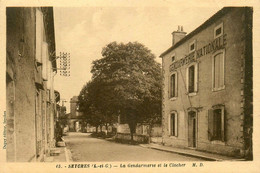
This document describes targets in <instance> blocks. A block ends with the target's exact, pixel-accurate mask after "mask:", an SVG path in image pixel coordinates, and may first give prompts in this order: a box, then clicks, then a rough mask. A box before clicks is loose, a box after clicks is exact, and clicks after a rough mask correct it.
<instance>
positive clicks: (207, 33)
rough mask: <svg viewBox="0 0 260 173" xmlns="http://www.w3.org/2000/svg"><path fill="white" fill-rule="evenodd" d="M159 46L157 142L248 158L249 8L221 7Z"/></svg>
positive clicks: (249, 97)
mask: <svg viewBox="0 0 260 173" xmlns="http://www.w3.org/2000/svg"><path fill="white" fill-rule="evenodd" d="M172 37H173V38H172V40H173V45H172V46H171V47H170V48H169V49H168V50H166V51H165V52H163V53H162V54H161V55H160V57H161V58H162V66H163V68H162V71H163V108H162V110H163V112H162V115H163V120H162V126H163V143H165V145H171V146H175V147H182V148H186V147H188V148H193V149H198V150H203V151H208V152H213V153H219V154H224V155H230V156H237V157H248V158H252V130H253V127H252V125H253V123H252V120H253V105H252V100H253V99H252V95H253V94H252V93H253V90H252V59H253V58H252V9H251V8H249V7H236V8H235V7H234V8H232V7H225V8H223V9H222V10H220V11H219V12H217V13H216V14H215V15H213V16H212V17H211V18H209V19H208V20H207V21H205V22H204V23H203V24H202V25H200V26H199V27H198V28H196V29H195V30H194V31H192V32H191V33H190V34H188V35H186V33H185V32H184V31H183V28H182V27H178V30H177V31H175V32H173V33H172Z"/></svg>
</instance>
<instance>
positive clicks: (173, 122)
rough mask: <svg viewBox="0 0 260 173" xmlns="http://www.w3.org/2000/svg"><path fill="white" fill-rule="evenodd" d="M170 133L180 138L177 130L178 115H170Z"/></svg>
mask: <svg viewBox="0 0 260 173" xmlns="http://www.w3.org/2000/svg"><path fill="white" fill-rule="evenodd" d="M169 126H170V128H169V132H170V135H171V136H178V133H177V129H178V119H177V113H176V112H174V113H171V115H170V121H169Z"/></svg>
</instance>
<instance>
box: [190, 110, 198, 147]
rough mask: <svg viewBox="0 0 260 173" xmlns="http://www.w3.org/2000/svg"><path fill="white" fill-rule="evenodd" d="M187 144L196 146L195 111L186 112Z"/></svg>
mask: <svg viewBox="0 0 260 173" xmlns="http://www.w3.org/2000/svg"><path fill="white" fill-rule="evenodd" d="M188 146H189V147H191V148H196V147H197V116H196V112H195V111H190V112H189V113H188Z"/></svg>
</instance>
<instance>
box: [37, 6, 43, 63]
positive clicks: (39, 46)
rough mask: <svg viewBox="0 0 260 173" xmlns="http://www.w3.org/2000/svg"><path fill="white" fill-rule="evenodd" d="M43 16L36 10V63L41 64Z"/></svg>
mask: <svg viewBox="0 0 260 173" xmlns="http://www.w3.org/2000/svg"><path fill="white" fill-rule="evenodd" d="M43 28H44V26H43V14H42V12H41V11H40V10H38V9H37V10H36V33H35V34H36V38H35V39H36V61H37V62H39V63H42V41H43V30H44V29H43Z"/></svg>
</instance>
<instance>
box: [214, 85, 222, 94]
mask: <svg viewBox="0 0 260 173" xmlns="http://www.w3.org/2000/svg"><path fill="white" fill-rule="evenodd" d="M224 89H225V85H224V86H223V87H220V88H213V89H212V91H213V92H214V91H220V90H224Z"/></svg>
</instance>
